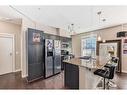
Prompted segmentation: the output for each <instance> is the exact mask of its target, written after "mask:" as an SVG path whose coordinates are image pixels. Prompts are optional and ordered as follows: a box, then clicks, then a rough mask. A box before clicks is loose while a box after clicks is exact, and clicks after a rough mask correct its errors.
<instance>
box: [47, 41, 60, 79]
mask: <svg viewBox="0 0 127 95" xmlns="http://www.w3.org/2000/svg"><path fill="white" fill-rule="evenodd" d="M60 72H61V44H60V41H59V40H52V39H45V78H47V77H50V76H52V75H54V74H57V73H60Z"/></svg>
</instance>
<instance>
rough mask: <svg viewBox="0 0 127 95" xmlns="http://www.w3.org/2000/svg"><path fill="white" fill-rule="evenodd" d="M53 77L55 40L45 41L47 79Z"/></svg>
mask: <svg viewBox="0 0 127 95" xmlns="http://www.w3.org/2000/svg"><path fill="white" fill-rule="evenodd" d="M52 75H53V40H52V39H45V77H46V78H47V77H49V76H52Z"/></svg>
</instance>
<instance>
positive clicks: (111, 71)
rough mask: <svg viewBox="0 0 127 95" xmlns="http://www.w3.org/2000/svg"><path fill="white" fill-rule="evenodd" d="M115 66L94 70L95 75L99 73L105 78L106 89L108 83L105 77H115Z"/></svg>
mask: <svg viewBox="0 0 127 95" xmlns="http://www.w3.org/2000/svg"><path fill="white" fill-rule="evenodd" d="M115 68H116V67H115V66H114V65H111V66H110V68H109V69H97V70H96V71H94V74H95V75H98V76H100V77H103V78H104V89H105V84H106V83H105V79H108V80H110V79H113V78H114V73H115ZM107 84H108V83H107Z"/></svg>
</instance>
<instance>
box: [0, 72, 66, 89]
mask: <svg viewBox="0 0 127 95" xmlns="http://www.w3.org/2000/svg"><path fill="white" fill-rule="evenodd" d="M63 79H64V78H63V73H61V74H58V75H55V76H53V77H50V78H47V79H44V80H43V79H40V80H37V81H35V82H32V83H27V81H26V80H25V79H22V78H21V73H20V72H17V73H10V74H5V75H1V76H0V89H64V80H63Z"/></svg>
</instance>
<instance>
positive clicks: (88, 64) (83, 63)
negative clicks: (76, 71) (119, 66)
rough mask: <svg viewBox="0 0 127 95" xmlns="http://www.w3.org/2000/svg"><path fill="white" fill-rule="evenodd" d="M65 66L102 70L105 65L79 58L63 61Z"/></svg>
mask: <svg viewBox="0 0 127 95" xmlns="http://www.w3.org/2000/svg"><path fill="white" fill-rule="evenodd" d="M63 62H65V64H73V65H77V66H81V67H87V68H91V69H92V68H102V67H103V66H104V65H105V64H103V65H100V64H99V63H98V62H96V61H95V60H85V59H80V58H72V59H69V60H64V61H63Z"/></svg>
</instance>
